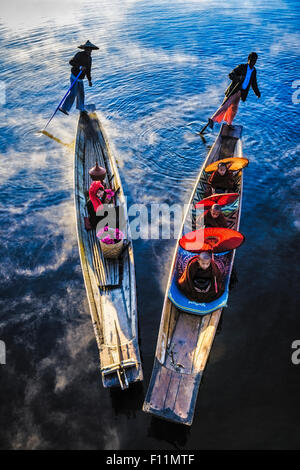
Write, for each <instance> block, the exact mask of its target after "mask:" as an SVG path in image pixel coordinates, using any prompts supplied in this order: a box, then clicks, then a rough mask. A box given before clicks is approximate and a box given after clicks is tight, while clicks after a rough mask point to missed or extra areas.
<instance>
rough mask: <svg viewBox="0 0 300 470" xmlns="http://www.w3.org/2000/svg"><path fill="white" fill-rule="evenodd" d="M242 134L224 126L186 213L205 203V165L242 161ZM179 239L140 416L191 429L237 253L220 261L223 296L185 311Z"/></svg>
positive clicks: (232, 211) (232, 212) (234, 213)
mask: <svg viewBox="0 0 300 470" xmlns="http://www.w3.org/2000/svg"><path fill="white" fill-rule="evenodd" d="M241 134H242V127H241V126H235V127H234V128H233V129H230V128H229V127H228V126H227V125H224V124H223V126H222V127H221V130H220V133H219V135H218V137H217V139H216V141H215V143H214V145H213V147H212V148H211V150H210V152H209V153H208V155H207V158H206V160H205V162H204V164H203V166H202V169H201V171H200V173H199V175H198V178H197V180H196V183H195V186H194V189H193V192H192V195H191V198H190V201H189V206H190V207H195V205H196V204H197V203H199V202H200V201H201V200H203V199H204V198H205V197H206V192H207V182H208V178H209V174H208V173H206V172H205V168H206V166H207V165H208V164H211V163H213V162H215V161H217V160H221V159H222V158H228V157H232V156H234V157H240V158H242V145H241ZM235 178H236V183H237V187H238V191H237V192H238V193H239V198H238V203H237V204H235V205H234V206H232V207H230V206H228V207H224V208H222V209H223V210H224V212H223V213H224V215H226V217H227V223H228V226H229V228H232V229H235V230H238V229H239V223H240V214H241V203H242V190H243V173H242V170H239V171H238V172H237V173H236V174H235ZM188 211H189V210H188ZM187 217H188V212H187V213H186V216H185V218H184V221H183V224H182V227H181V235H183V234H184V233H187V232H188V231H189V229H188V228H187V226H188V225H189V224H188V223H187ZM193 222H194V221H193ZM179 239H180V237H179ZM179 239H178V242H177V245H176V248H175V253H174V257H173V261H172V266H171V270H170V276H169V281H168V285H167V289H166V296H165V300H164V306H163V312H162V317H161V323H160V329H159V335H158V341H157V347H156V353H155V356H156V357H155V363H154V367H153V371H152V376H151V380H150V384H149V388H148V391H147V394H146V398H145V401H144V405H143V410H144V411H145V412H147V413H151V414H153V415H155V416H157V417H159V418H163V419H167V420H169V421H172V422H176V423H181V424H185V425H188V426H190V425H191V424H192V422H193V417H194V413H195V407H196V401H197V395H198V390H199V385H200V383H201V379H202V376H203V373H204V369H205V366H206V363H207V359H208V356H209V353H210V350H211V347H212V344H213V341H214V337H215V334H216V331H217V328H218V324H219V321H220V318H221V314H222V310H223V307H225V306H226V305H227V300H228V293H229V281H230V276H231V272H232V267H233V262H234V257H235V250H233V251H231V252H227V253H221V254H220V255H219V256H218V257H219V260H221V261H222V262H223V263H225V268H226V279H225V292H224V294H223V296H221V297H220V298H219V299H216V300H215V301H214V302H210V303H206V304H205V303H203V304H199V303H198V304H197V302H191V303H190V304H189V301H188V299H185V304H184V305H183V302H184V296H183V295H182V294H181V292H180V291H179V289H178V287H177V283H176V282H175V281H176V273H175V267H176V262H177V257H178V252H179V250H180V247H179ZM216 259H217V257H215V260H216Z"/></svg>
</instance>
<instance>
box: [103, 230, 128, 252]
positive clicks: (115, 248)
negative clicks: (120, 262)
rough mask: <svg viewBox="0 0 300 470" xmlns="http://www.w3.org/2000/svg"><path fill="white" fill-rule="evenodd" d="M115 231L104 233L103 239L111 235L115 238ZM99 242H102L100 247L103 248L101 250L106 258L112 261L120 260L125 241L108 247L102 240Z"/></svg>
mask: <svg viewBox="0 0 300 470" xmlns="http://www.w3.org/2000/svg"><path fill="white" fill-rule="evenodd" d="M114 231H115V229H113V228H109V229H108V230H107V231H106V232H104V233H103V238H104V237H106V236H107V235H110V236H111V237H113V236H114ZM99 242H100V246H101V250H102V253H103V256H104V258H110V259H116V258H119V256H120V254H121V252H122V249H123V243H124V240H120V241H119V242H118V243H114V244H111V245H108V244H107V243H103V242H102V241H101V240H100V239H99Z"/></svg>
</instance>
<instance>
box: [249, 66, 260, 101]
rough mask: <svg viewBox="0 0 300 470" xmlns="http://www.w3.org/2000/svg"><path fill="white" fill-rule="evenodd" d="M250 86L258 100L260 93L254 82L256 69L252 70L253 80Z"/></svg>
mask: <svg viewBox="0 0 300 470" xmlns="http://www.w3.org/2000/svg"><path fill="white" fill-rule="evenodd" d="M251 86H252V90H253V91H254V93H255V94H256V96H257V97H258V98H260V91H259V89H258V86H257V81H256V69H254V70H253V78H252V80H251Z"/></svg>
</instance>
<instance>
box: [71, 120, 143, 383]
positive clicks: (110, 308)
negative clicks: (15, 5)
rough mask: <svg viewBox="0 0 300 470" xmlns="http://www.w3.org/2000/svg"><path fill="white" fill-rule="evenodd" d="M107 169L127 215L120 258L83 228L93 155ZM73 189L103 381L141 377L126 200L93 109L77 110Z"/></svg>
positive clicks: (108, 178)
mask: <svg viewBox="0 0 300 470" xmlns="http://www.w3.org/2000/svg"><path fill="white" fill-rule="evenodd" d="M96 160H97V161H98V163H99V165H101V166H103V167H104V168H105V169H106V171H107V176H106V184H107V186H108V187H110V188H111V189H113V190H114V191H115V193H116V196H115V200H116V205H117V206H119V211H120V214H121V213H122V218H123V220H125V221H126V223H127V227H126V230H125V232H127V238H126V244H125V248H124V249H123V252H122V254H121V256H120V258H118V259H112V260H108V259H106V258H104V256H103V253H102V249H101V246H100V243H99V240H98V239H97V237H96V232H95V230H89V231H87V230H86V228H85V224H84V218H85V217H87V216H88V212H87V206H86V204H87V197H88V189H89V186H90V184H91V182H92V181H91V178H90V175H89V169H90V168H92V167H93V166H94V165H95V161H96ZM74 167H75V172H74V188H75V191H74V194H75V212H76V222H77V239H78V248H79V255H80V261H81V267H82V273H83V278H84V283H85V288H86V294H87V299H88V304H89V310H90V314H91V318H92V324H93V328H94V332H95V337H96V341H97V345H98V349H99V359H100V370H101V376H102V382H103V386H104V387H121V388H122V389H123V388H127V387H128V386H129V384H130V383H132V382H137V381H140V380H142V379H143V372H142V367H141V359H140V352H139V345H138V331H137V302H136V285H135V268H134V258H133V248H132V241H131V238H130V231H129V226H128V217H127V208H126V201H125V197H124V193H123V189H122V185H121V180H120V177H119V173H118V169H117V165H116V162H115V160H114V157H113V155H112V153H111V151H110V148H109V144H108V141H107V138H106V136H105V133H104V130H103V128H102V126H101V123H100V121H99V119H98V117H97V114H96V113H95V112H92V113H89V115H88V116H84V115H81V116H80V118H79V121H78V127H77V136H76V145H75V165H74Z"/></svg>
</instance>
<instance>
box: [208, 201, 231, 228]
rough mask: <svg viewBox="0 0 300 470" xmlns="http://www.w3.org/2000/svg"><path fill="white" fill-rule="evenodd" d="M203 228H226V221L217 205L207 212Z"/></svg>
mask: <svg viewBox="0 0 300 470" xmlns="http://www.w3.org/2000/svg"><path fill="white" fill-rule="evenodd" d="M204 226H205V227H224V228H227V221H226V219H225V217H224V215H223V214H222V211H221V207H220V206H219V204H214V205H213V206H211V208H210V209H209V211H208V212H207V213H206V214H205V216H204Z"/></svg>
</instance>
